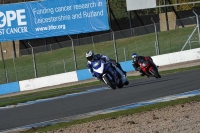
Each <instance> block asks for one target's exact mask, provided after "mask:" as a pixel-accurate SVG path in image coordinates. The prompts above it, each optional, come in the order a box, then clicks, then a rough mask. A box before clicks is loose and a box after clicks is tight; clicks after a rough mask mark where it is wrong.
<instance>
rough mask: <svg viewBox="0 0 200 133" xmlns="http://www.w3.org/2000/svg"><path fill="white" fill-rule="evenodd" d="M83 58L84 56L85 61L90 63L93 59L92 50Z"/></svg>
mask: <svg viewBox="0 0 200 133" xmlns="http://www.w3.org/2000/svg"><path fill="white" fill-rule="evenodd" d="M85 56H86V58H87V60H89V61H92V60H93V58H94V52H93V51H92V50H89V51H87V52H86V54H85Z"/></svg>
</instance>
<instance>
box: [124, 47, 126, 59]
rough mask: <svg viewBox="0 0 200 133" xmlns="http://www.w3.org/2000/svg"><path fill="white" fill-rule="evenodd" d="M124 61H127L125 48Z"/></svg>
mask: <svg viewBox="0 0 200 133" xmlns="http://www.w3.org/2000/svg"><path fill="white" fill-rule="evenodd" d="M124 59H125V61H126V48H125V47H124Z"/></svg>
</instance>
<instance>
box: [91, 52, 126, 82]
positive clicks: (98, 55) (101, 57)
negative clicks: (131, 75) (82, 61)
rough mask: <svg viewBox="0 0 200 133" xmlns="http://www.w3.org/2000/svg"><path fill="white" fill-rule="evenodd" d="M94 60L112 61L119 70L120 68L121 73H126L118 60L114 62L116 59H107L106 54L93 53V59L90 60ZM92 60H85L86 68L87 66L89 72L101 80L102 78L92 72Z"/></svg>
mask: <svg viewBox="0 0 200 133" xmlns="http://www.w3.org/2000/svg"><path fill="white" fill-rule="evenodd" d="M94 60H104V61H105V62H110V63H112V64H115V65H116V66H117V67H118V68H119V69H120V70H122V72H123V73H125V74H126V72H125V71H123V69H122V67H121V65H120V64H119V63H118V62H116V61H115V60H113V59H109V58H108V57H107V56H105V55H102V54H96V55H94V59H93V60H92V61H94ZM92 61H88V62H87V68H88V70H89V72H90V73H91V75H92V76H93V77H96V78H97V79H99V80H100V81H102V79H101V78H100V77H99V75H98V74H96V75H95V74H94V71H93V68H92V65H91V63H92Z"/></svg>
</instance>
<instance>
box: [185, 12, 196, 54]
mask: <svg viewBox="0 0 200 133" xmlns="http://www.w3.org/2000/svg"><path fill="white" fill-rule="evenodd" d="M193 13H194V14H195V15H196V19H197V25H196V27H195V28H194V30H193V31H192V33H191V34H190V36H189V38H188V39H187V41H186V42H185V44H184V45H183V47H182V49H181V51H183V49H184V48H185V46H186V45H187V43H188V42H189V41H190V39H191V38H192V36H193V34H194V32H195V31H196V30H198V36H199V43H200V33H199V18H198V15H197V14H196V13H195V12H194V10H193Z"/></svg>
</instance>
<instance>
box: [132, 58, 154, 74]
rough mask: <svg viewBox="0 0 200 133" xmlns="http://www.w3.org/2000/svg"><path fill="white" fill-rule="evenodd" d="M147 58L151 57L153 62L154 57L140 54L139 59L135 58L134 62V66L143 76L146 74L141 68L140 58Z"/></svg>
mask: <svg viewBox="0 0 200 133" xmlns="http://www.w3.org/2000/svg"><path fill="white" fill-rule="evenodd" d="M145 58H150V59H151V61H152V62H153V59H152V58H151V57H150V56H138V57H137V60H136V61H134V60H133V62H132V66H133V67H134V68H135V70H136V71H139V72H140V75H141V76H144V75H146V74H145V73H144V72H143V71H142V70H141V69H140V66H139V64H138V60H145Z"/></svg>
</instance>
